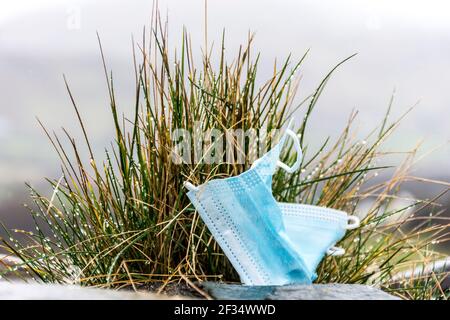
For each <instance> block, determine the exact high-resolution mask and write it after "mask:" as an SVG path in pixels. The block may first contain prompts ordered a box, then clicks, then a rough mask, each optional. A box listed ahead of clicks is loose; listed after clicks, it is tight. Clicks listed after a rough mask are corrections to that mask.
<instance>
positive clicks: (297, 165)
mask: <svg viewBox="0 0 450 320" xmlns="http://www.w3.org/2000/svg"><path fill="white" fill-rule="evenodd" d="M293 123H294V122H293V119H291V121H289V125H288V127H287V129H286V132H285V134H287V135H288V136H290V137H291V138H292V140H293V141H294V149H295V151H296V152H297V159H296V160H295V163H294V164H293V165H292V166H291V167H289V166H288V165H287V164H285V163H284V162H281V161H280V160H278V162H277V166H278V167H280V168H281V169H283V170H284V171H286V172H287V173H294V172H295V171H297V170H298V169H299V168H300V165H301V163H302V158H303V153H302V148H301V146H300V139H299V138H298V136H297V134H296V133H295V132H294V131H292V129H291V128H292V126H293Z"/></svg>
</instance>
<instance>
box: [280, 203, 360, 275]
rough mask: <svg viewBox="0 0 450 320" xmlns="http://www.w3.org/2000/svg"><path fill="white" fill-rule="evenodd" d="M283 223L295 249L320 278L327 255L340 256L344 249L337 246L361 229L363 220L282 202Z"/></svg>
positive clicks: (333, 211) (337, 212)
mask: <svg viewBox="0 0 450 320" xmlns="http://www.w3.org/2000/svg"><path fill="white" fill-rule="evenodd" d="M278 206H279V207H280V209H281V212H282V215H283V223H284V225H285V228H286V233H287V235H288V237H289V239H290V241H291V244H292V246H293V247H294V249H295V250H296V252H298V254H299V255H300V256H301V257H302V259H303V261H304V262H305V264H306V266H307V268H308V270H309V271H310V272H311V273H313V276H312V277H313V278H312V280H314V279H315V278H316V274H315V270H316V268H317V265H318V264H319V263H320V261H321V260H322V259H323V257H324V256H325V254H328V255H332V256H340V255H343V254H345V250H344V249H343V248H339V247H335V246H334V245H335V244H336V242H338V241H339V240H340V239H342V237H343V236H344V235H345V232H346V231H347V230H350V229H355V228H357V227H359V219H358V218H357V217H355V216H349V215H347V213H345V212H344V211H340V210H335V209H331V208H325V207H319V206H312V205H305V204H296V203H283V202H279V203H278Z"/></svg>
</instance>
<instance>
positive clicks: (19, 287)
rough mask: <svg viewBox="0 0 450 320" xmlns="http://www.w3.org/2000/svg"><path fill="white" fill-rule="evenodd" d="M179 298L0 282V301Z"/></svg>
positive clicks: (74, 287) (77, 287)
mask: <svg viewBox="0 0 450 320" xmlns="http://www.w3.org/2000/svg"><path fill="white" fill-rule="evenodd" d="M180 298H181V297H180V296H170V297H169V296H166V295H162V294H154V293H148V292H132V291H117V290H108V289H94V288H84V287H79V286H64V285H48V284H36V283H34V284H26V283H8V282H0V300H163V299H180ZM183 299H184V298H183Z"/></svg>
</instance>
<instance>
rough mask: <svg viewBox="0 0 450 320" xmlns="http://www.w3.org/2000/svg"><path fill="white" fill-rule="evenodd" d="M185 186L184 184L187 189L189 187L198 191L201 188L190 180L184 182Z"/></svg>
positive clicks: (190, 189)
mask: <svg viewBox="0 0 450 320" xmlns="http://www.w3.org/2000/svg"><path fill="white" fill-rule="evenodd" d="M183 186H184V187H185V188H186V189H188V190H189V191H195V192H197V191H199V190H200V189H199V187H196V186H194V185H193V184H192V183H190V182H188V181H185V182H183Z"/></svg>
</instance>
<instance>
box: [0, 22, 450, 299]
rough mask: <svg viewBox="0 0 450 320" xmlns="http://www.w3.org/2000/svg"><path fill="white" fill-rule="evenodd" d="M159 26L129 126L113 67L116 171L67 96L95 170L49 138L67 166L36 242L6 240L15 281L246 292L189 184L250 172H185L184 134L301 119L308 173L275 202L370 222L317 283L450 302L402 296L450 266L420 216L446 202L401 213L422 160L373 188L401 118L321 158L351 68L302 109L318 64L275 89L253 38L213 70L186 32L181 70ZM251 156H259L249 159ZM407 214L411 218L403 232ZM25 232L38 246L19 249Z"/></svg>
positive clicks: (425, 290)
mask: <svg viewBox="0 0 450 320" xmlns="http://www.w3.org/2000/svg"><path fill="white" fill-rule="evenodd" d="M155 21H156V22H155V23H154V24H153V28H152V30H151V36H150V37H149V39H148V38H146V37H144V40H143V43H142V46H137V47H138V49H139V50H138V52H139V53H136V54H135V55H134V61H135V83H136V94H135V101H133V105H134V107H133V109H132V110H128V113H132V116H130V117H128V118H127V117H125V116H124V115H121V114H120V112H119V107H118V106H117V104H116V99H115V92H114V85H113V78H112V75H111V74H110V73H109V71H108V69H107V66H106V62H105V59H104V58H103V62H104V70H105V76H106V79H107V83H108V94H109V98H110V108H111V115H112V121H113V122H114V127H115V138H114V142H113V146H112V148H110V149H109V150H107V151H106V153H105V159H104V161H99V160H98V159H96V158H95V157H94V153H93V151H92V148H91V145H90V142H89V138H90V136H89V133H88V131H89V128H86V127H85V126H84V124H83V121H82V117H81V115H80V113H79V111H78V108H77V106H76V103H75V99H74V97H73V95H72V93H71V91H70V89H69V86H68V85H67V90H68V92H69V96H70V99H71V101H72V103H73V106H74V109H75V114H76V117H77V120H78V121H79V123H80V126H81V130H82V132H83V135H84V139H85V141H84V142H85V143H84V146H83V148H85V149H86V150H87V154H88V155H89V156H88V158H84V157H83V152H82V151H81V149H80V146H79V145H78V144H76V143H75V141H74V139H73V138H72V137H71V136H70V135H69V134H68V133H67V132H66V131H64V136H65V138H66V139H67V140H66V141H67V142H68V145H67V143H66V142H65V141H63V139H62V138H60V137H59V136H58V135H56V134H52V133H51V132H49V131H48V130H47V129H46V128H45V126H43V125H42V127H43V129H44V130H45V133H46V134H47V136H48V138H49V139H50V141H51V143H52V145H53V146H54V148H55V150H56V152H57V154H58V156H59V158H60V161H61V167H62V175H61V178H60V179H49V180H48V181H49V183H50V184H51V186H52V188H53V193H52V195H51V196H50V197H46V196H44V195H42V194H40V193H39V192H38V191H37V190H35V189H33V188H32V187H31V186H30V190H31V194H32V198H33V200H34V203H35V205H36V206H35V207H34V208H30V212H31V215H32V217H33V219H34V221H35V226H36V230H35V231H33V232H28V231H20V230H12V231H9V230H8V229H6V228H5V230H6V231H7V232H8V233H9V239H3V240H2V243H3V246H2V247H3V248H4V249H6V251H8V252H9V253H10V254H11V255H14V256H17V257H18V258H19V259H20V260H21V262H20V263H17V264H15V265H14V266H13V267H12V268H9V271H10V272H11V273H16V272H15V271H16V270H18V268H22V269H23V270H24V271H25V272H26V273H28V274H29V275H30V276H31V277H33V278H34V279H38V280H40V281H44V282H57V283H78V284H81V285H88V286H110V287H119V288H120V287H124V286H133V287H134V288H136V287H137V286H139V285H142V284H145V283H148V282H152V281H164V282H165V283H168V282H170V281H181V280H183V279H184V280H186V279H191V280H200V281H201V280H217V281H219V280H220V281H238V277H237V274H236V272H235V271H234V269H233V268H232V266H231V265H230V263H229V261H228V260H227V258H226V256H225V255H224V254H223V252H222V251H221V249H220V248H219V246H218V245H217V243H216V242H215V241H214V239H213V237H212V236H211V234H210V233H209V231H208V229H207V228H206V226H205V225H204V224H203V223H202V221H201V219H200V217H199V215H198V213H197V212H196V211H195V209H194V208H193V206H192V205H191V204H190V201H189V200H188V198H187V197H186V192H185V190H184V189H183V182H184V181H185V180H189V181H192V182H193V183H196V184H200V183H203V182H205V181H208V180H210V179H214V178H223V177H228V176H234V175H237V174H239V173H241V172H243V171H245V170H246V169H248V168H249V167H250V165H251V163H250V162H249V161H247V162H245V163H243V164H236V163H220V164H206V163H196V164H175V163H174V162H173V161H172V150H173V148H174V145H175V143H176V141H172V139H171V132H172V130H173V129H174V128H184V129H187V130H189V132H191V133H193V132H194V131H195V130H196V128H195V127H194V123H201V124H202V128H201V129H202V130H204V131H206V130H207V129H211V128H218V129H221V130H229V129H242V130H247V129H250V128H253V129H256V130H257V131H258V132H260V131H262V132H269V131H270V130H272V129H274V128H281V127H282V126H283V125H284V124H285V122H286V120H287V119H289V118H290V117H291V116H292V115H297V118H299V117H298V116H299V115H300V114H303V118H302V120H301V121H299V122H298V123H297V126H296V128H297V131H298V134H299V135H300V137H301V142H302V147H303V149H304V160H303V163H302V170H301V171H300V172H297V173H295V174H291V175H286V174H284V173H283V172H281V171H279V172H277V174H276V175H275V177H274V181H273V192H274V195H275V197H276V198H277V199H278V200H282V201H288V202H301V203H311V204H317V205H324V206H329V207H333V208H337V209H341V210H345V211H347V212H349V213H351V214H358V215H360V216H361V217H362V218H363V220H362V226H361V227H360V228H358V229H356V230H352V231H350V232H348V233H347V235H346V237H345V239H343V240H342V243H341V244H340V245H341V246H343V247H345V248H346V252H347V253H346V255H345V256H343V257H329V258H327V259H325V260H324V261H323V262H322V264H321V265H320V267H319V269H318V279H317V282H342V283H365V284H371V285H377V286H380V287H382V288H383V289H385V290H389V291H391V292H394V293H396V294H398V295H401V296H403V297H406V298H418V297H424V296H425V297H437V298H445V297H447V296H448V292H444V291H443V290H441V287H440V281H439V279H438V277H439V275H437V274H434V276H433V281H430V282H429V283H427V285H426V286H424V285H423V283H422V282H421V279H419V278H417V279H416V278H411V277H410V278H408V281H409V282H408V283H409V284H411V283H416V284H414V285H408V286H406V285H399V284H398V277H397V278H396V277H395V275H398V274H399V273H400V272H402V271H405V270H408V269H410V268H413V267H416V266H418V265H423V264H425V263H426V262H429V261H433V260H436V259H440V258H442V257H441V255H440V254H439V253H438V252H436V251H434V250H433V245H432V243H435V242H436V241H445V240H446V236H447V234H448V225H445V224H442V223H441V224H436V223H435V220H434V219H433V218H432V217H428V216H427V218H426V219H423V217H422V216H419V215H417V214H415V213H414V212H412V211H414V210H418V209H420V210H421V211H420V212H424V210H425V211H427V212H428V213H430V212H432V210H435V209H434V208H437V206H436V205H435V202H434V201H428V202H423V201H415V202H414V203H412V204H411V205H409V206H408V207H405V208H394V207H392V202H393V200H395V198H396V197H397V194H398V192H399V190H400V189H401V185H402V183H404V182H405V181H408V180H411V179H412V178H411V177H410V176H409V175H408V165H409V164H410V163H411V161H412V158H413V155H414V152H412V153H410V156H409V157H408V159H407V161H406V163H405V165H402V166H399V167H398V168H397V170H396V172H395V173H394V174H393V176H392V177H391V178H389V179H387V180H386V181H385V182H382V183H379V184H373V183H370V180H371V177H372V176H374V174H375V173H376V172H379V171H382V170H387V167H384V166H376V163H377V161H381V159H382V158H383V157H384V155H385V153H383V152H381V151H380V147H381V145H382V143H383V142H384V141H385V140H386V139H387V138H388V136H389V135H391V134H392V132H393V131H394V130H395V128H396V126H397V125H398V121H393V122H390V120H389V111H388V113H387V114H386V117H385V119H382V121H381V124H380V126H379V127H377V128H376V129H375V130H374V131H373V132H372V134H371V135H370V136H369V137H368V138H367V140H364V141H357V140H355V138H354V135H353V133H352V123H353V121H354V118H355V114H353V115H352V116H351V117H350V120H349V122H348V123H347V125H346V126H345V129H344V131H343V133H342V135H341V136H340V137H339V138H338V139H336V141H335V142H334V143H332V139H330V138H328V139H326V141H324V143H323V145H322V146H321V147H320V148H319V149H318V150H310V147H309V146H308V143H307V137H306V134H307V132H308V131H307V124H308V120H309V119H310V115H311V113H312V112H313V111H314V107H315V105H316V103H317V101H318V99H319V97H320V95H321V93H322V90H323V89H324V87H325V85H326V83H327V81H328V80H329V78H330V76H331V75H332V73H333V72H334V71H335V69H336V68H337V67H338V66H340V65H341V63H343V62H345V61H346V60H347V59H345V60H344V61H343V62H341V63H339V64H338V65H337V66H336V67H335V68H333V69H332V70H331V72H330V73H329V74H328V75H326V77H325V78H324V80H323V81H322V82H321V83H320V84H319V86H318V88H317V90H316V91H315V92H313V93H312V94H311V95H310V96H308V97H307V98H306V99H304V100H303V101H300V103H297V99H295V93H296V89H297V87H298V81H297V80H298V78H297V77H296V75H297V73H298V72H299V70H300V69H301V66H302V63H303V61H304V58H305V57H306V54H305V56H303V57H302V58H301V59H300V60H299V61H297V62H293V61H292V59H291V57H288V58H287V59H286V60H285V61H284V63H283V64H281V66H279V67H275V68H274V72H273V76H272V77H270V78H269V79H267V81H266V82H263V84H262V85H258V83H259V80H260V79H259V78H257V74H258V65H259V63H260V62H259V60H260V59H259V54H258V55H256V57H253V56H252V54H251V48H252V38H251V37H250V39H249V41H248V43H247V44H246V45H245V46H242V47H241V48H240V49H239V51H238V52H237V55H236V57H235V59H234V60H233V62H232V63H228V62H227V61H226V58H225V53H224V52H225V43H224V41H222V44H221V47H220V49H219V50H217V54H218V55H219V57H220V58H219V62H218V63H216V64H214V63H213V62H212V60H213V59H211V56H212V54H213V52H214V54H215V51H213V50H209V49H210V48H204V52H206V53H205V54H204V55H203V59H202V61H201V66H200V67H196V66H195V61H194V58H193V54H192V50H191V48H192V44H191V42H190V40H189V39H190V38H189V36H188V34H187V33H186V32H183V37H182V42H181V51H180V52H178V54H176V55H175V56H171V55H170V54H169V52H170V50H169V48H168V42H167V32H166V29H165V26H163V24H162V23H161V21H160V19H159V18H156V19H155ZM100 49H101V45H100ZM138 55H139V56H141V59H138V58H137V56H138ZM102 57H104V56H103V52H102ZM138 61H139V62H138ZM66 84H67V82H66ZM389 110H390V108H389ZM246 147H248V146H246ZM269 147H270V144H269ZM291 148H292V146H288V147H287V148H285V149H286V150H285V153H284V155H283V158H284V159H283V160H284V161H285V162H287V163H290V162H292V161H293V159H291V158H290V157H292V156H295V155H290V153H289V151H290V149H291ZM242 152H244V153H245V155H248V154H247V152H248V148H245V150H242ZM193 156H194V155H192V157H193ZM246 159H247V157H246ZM447 187H448V185H447ZM362 201H370V208H369V209H367V210H365V211H364V212H360V211H359V210H360V209H359V208H360V205H359V204H360V203H361V202H362ZM406 211H408V212H409V213H408V215H407V216H406V217H405V216H404V215H402V217H401V218H398V216H399V215H400V213H403V212H406ZM414 222H417V223H414ZM15 232H16V233H20V234H22V235H25V236H26V240H18V237H17V235H16V234H15ZM416 280H417V281H418V282H415V281H416ZM188 281H189V280H188ZM402 281H403V280H402ZM419 282H420V283H419ZM417 283H419V284H417ZM414 290H416V291H417V292H418V293H414V292H416V291H414ZM421 295H422V296H421Z"/></svg>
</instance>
